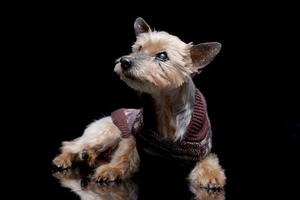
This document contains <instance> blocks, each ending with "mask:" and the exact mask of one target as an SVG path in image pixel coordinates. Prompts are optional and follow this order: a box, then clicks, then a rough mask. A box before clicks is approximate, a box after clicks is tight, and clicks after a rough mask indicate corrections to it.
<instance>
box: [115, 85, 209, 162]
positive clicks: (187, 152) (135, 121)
mask: <svg viewBox="0 0 300 200" xmlns="http://www.w3.org/2000/svg"><path fill="white" fill-rule="evenodd" d="M147 110H148V111H149V108H147V109H145V108H143V109H124V108H121V109H118V110H116V111H114V112H113V113H112V114H111V117H112V120H113V122H114V124H115V125H116V126H117V127H118V128H119V129H120V130H121V135H122V137H123V138H127V137H129V136H130V135H134V136H135V137H136V139H137V144H138V146H139V147H140V148H142V150H143V151H144V152H146V153H149V154H150V155H154V156H160V157H166V158H172V159H177V160H188V161H198V160H201V159H203V158H204V157H205V156H206V155H207V154H208V153H209V152H210V149H211V128H210V122H209V118H208V114H207V109H206V102H205V99H204V97H203V95H202V94H201V92H200V91H199V90H196V92H195V104H194V110H193V113H192V118H191V121H190V124H189V125H188V128H187V131H186V133H185V134H184V137H183V139H182V140H178V141H176V142H174V141H170V140H167V139H164V138H162V137H161V135H160V134H159V133H158V132H157V131H156V130H157V129H156V128H155V123H151V122H149V120H146V118H147V119H149V118H151V114H148V113H150V112H151V111H150V112H146V111H147ZM152 114H153V110H152ZM149 116H150V117H149ZM153 121H155V120H152V122H153Z"/></svg>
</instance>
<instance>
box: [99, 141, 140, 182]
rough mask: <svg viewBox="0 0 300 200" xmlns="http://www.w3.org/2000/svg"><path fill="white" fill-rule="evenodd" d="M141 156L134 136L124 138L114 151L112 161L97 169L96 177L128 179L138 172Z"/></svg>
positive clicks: (112, 179)
mask: <svg viewBox="0 0 300 200" xmlns="http://www.w3.org/2000/svg"><path fill="white" fill-rule="evenodd" d="M138 167H139V156H138V153H137V150H136V143H135V139H134V138H133V136H131V137H129V138H126V139H123V140H122V141H121V142H120V143H119V147H118V149H117V150H116V152H115V153H114V155H113V157H112V160H111V161H110V163H108V164H105V165H102V166H100V167H98V168H97V169H96V172H95V175H94V177H95V179H96V180H98V179H107V180H111V181H114V180H116V179H118V178H120V179H127V178H129V177H131V176H132V175H133V174H134V173H135V172H137V170H138Z"/></svg>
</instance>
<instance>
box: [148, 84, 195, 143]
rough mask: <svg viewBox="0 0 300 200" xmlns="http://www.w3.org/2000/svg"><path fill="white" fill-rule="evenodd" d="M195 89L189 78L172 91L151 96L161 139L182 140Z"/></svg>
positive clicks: (190, 116)
mask: <svg viewBox="0 0 300 200" xmlns="http://www.w3.org/2000/svg"><path fill="white" fill-rule="evenodd" d="M195 89H196V88H195V85H194V83H193V81H192V79H191V78H189V80H188V81H187V82H185V83H184V84H183V85H182V86H180V87H179V88H177V89H175V90H173V91H170V92H167V93H166V92H160V93H157V94H152V95H151V96H152V99H153V101H154V102H153V106H152V108H153V109H154V110H155V112H154V113H153V115H154V116H153V118H154V119H155V125H156V129H157V131H158V132H159V134H161V135H162V137H163V138H166V139H170V140H173V141H176V140H180V139H182V138H183V136H184V134H185V133H186V131H187V127H188V125H189V123H190V121H191V118H192V113H193V108H194V103H195ZM152 112H153V111H152Z"/></svg>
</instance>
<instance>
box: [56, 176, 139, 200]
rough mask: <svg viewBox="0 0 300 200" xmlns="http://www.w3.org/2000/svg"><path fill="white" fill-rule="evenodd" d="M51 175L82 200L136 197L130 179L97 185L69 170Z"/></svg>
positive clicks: (117, 199) (136, 194)
mask: <svg viewBox="0 0 300 200" xmlns="http://www.w3.org/2000/svg"><path fill="white" fill-rule="evenodd" d="M53 176H54V177H56V178H57V179H59V180H60V183H61V185H62V186H63V187H65V188H69V189H71V191H72V192H74V193H76V194H77V195H78V196H80V199H82V200H108V199H110V200H111V199H116V200H136V199H137V197H138V190H137V185H136V184H135V183H133V182H132V181H130V180H128V181H123V182H121V183H116V184H108V185H98V184H96V182H94V181H93V182H89V181H87V182H84V179H82V178H81V176H80V175H79V174H76V172H75V173H74V171H71V170H67V171H63V172H56V173H54V174H53Z"/></svg>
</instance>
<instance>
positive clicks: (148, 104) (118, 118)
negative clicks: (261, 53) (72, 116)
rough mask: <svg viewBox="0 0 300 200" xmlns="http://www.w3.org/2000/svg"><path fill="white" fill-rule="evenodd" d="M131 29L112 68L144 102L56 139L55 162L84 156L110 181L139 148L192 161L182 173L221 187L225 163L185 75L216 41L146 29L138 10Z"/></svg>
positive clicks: (125, 172) (136, 161)
mask: <svg viewBox="0 0 300 200" xmlns="http://www.w3.org/2000/svg"><path fill="white" fill-rule="evenodd" d="M134 30H135V34H136V42H135V43H134V44H133V46H132V53H131V54H129V55H126V56H123V57H121V58H119V59H118V60H117V61H116V65H115V68H114V71H115V72H116V74H117V75H118V76H119V77H120V79H121V80H123V81H124V82H125V83H126V84H127V85H128V86H129V87H130V88H132V89H134V90H136V91H137V92H138V93H141V94H142V95H141V96H142V99H143V100H144V106H143V108H141V109H119V110H116V111H114V112H112V115H111V116H108V117H104V118H102V119H100V120H98V121H95V122H93V123H91V124H90V125H89V126H88V127H87V128H86V129H85V131H84V133H83V135H82V136H81V137H79V138H77V139H74V140H73V141H69V142H63V143H62V147H61V153H60V154H59V155H58V156H57V157H56V158H54V160H53V163H54V165H56V166H57V167H60V168H70V167H71V166H72V164H73V163H75V162H78V161H79V162H86V163H88V164H89V165H90V166H91V167H94V168H95V172H94V175H93V177H94V179H95V180H96V181H98V182H113V181H117V180H125V179H129V178H131V177H132V176H133V175H134V174H135V173H136V172H137V171H138V169H139V165H140V156H139V155H141V153H145V154H149V155H152V156H157V157H161V158H162V159H171V160H178V161H180V162H181V161H182V162H190V163H194V164H193V169H192V170H191V171H190V173H189V175H188V177H187V178H188V180H189V181H190V185H191V187H193V188H198V187H201V188H223V187H224V185H225V181H226V177H225V173H224V169H223V168H222V167H221V166H220V164H219V160H218V157H217V155H215V154H213V153H211V127H210V122H209V118H208V114H207V109H206V101H205V99H204V97H203V95H202V93H201V92H200V91H199V90H198V89H197V88H196V87H195V84H194V83H193V80H192V78H193V77H194V76H195V75H197V74H199V73H200V72H201V71H202V70H203V68H204V67H205V66H206V65H208V64H209V63H210V62H211V61H212V60H213V59H214V58H215V56H216V55H217V54H218V53H219V51H220V49H221V44H220V43H218V42H208V43H200V44H198V45H194V44H192V43H185V42H183V41H182V40H180V39H179V38H178V37H176V36H174V35H171V34H169V33H167V32H164V31H153V30H152V29H151V28H150V26H149V25H148V24H147V23H146V22H145V21H144V20H143V19H142V18H137V19H136V20H135V22H134ZM141 162H143V161H141Z"/></svg>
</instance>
